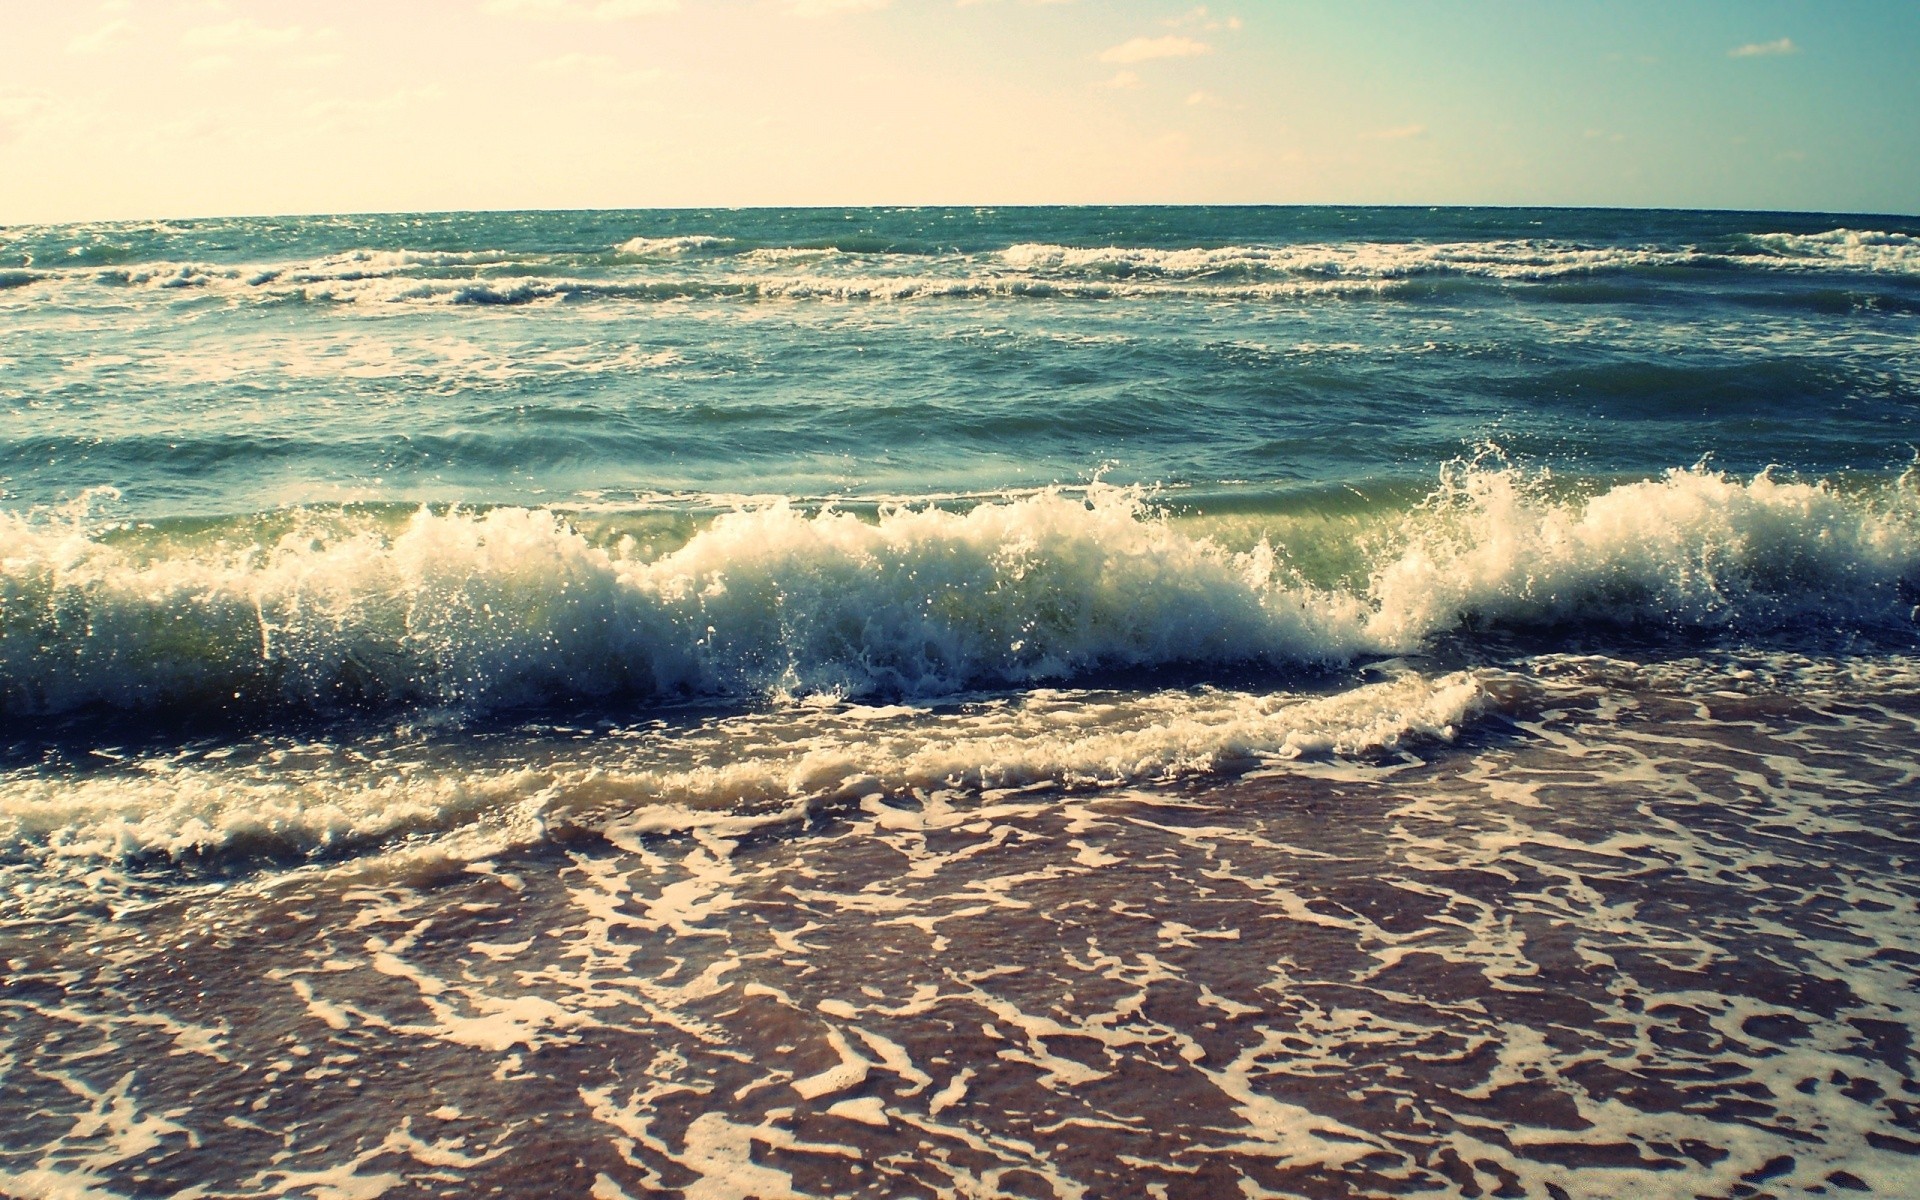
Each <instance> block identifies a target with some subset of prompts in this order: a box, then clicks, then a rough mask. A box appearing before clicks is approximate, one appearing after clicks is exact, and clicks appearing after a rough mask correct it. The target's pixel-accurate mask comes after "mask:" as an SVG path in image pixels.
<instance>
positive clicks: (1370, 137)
mask: <svg viewBox="0 0 1920 1200" xmlns="http://www.w3.org/2000/svg"><path fill="white" fill-rule="evenodd" d="M1360 136H1361V137H1362V138H1364V139H1366V140H1367V141H1369V142H1403V141H1406V140H1407V139H1408V138H1417V137H1425V136H1427V127H1426V126H1425V125H1396V126H1394V127H1393V128H1392V129H1375V130H1371V131H1369V132H1367V133H1363V134H1361V135H1360Z"/></svg>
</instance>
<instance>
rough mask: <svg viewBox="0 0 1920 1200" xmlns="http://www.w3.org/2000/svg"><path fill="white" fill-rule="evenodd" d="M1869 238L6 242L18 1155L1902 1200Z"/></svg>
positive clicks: (1907, 844) (1911, 809)
mask: <svg viewBox="0 0 1920 1200" xmlns="http://www.w3.org/2000/svg"><path fill="white" fill-rule="evenodd" d="M1916 402H1920V218H1915V217H1896V216H1860V215H1850V216H1822V215H1809V214H1778V213H1694V212H1635V211H1603V210H1593V211H1573V210H1524V209H1498V210H1479V209H1476V210H1462V209H1290V208H1273V209H1263V208H1230V209H1167V208H1149V209H1127V208H1110V209H1090V208H1077V209H1001V210H988V209H904V210H896V209H884V210H882V209H862V210H848V211H841V210H767V211H731V210H726V211H723V210H715V211H676V212H592V213H505V214H453V215H424V216H343V217H306V218H274V219H234V220H214V221H183V222H151V223H124V224H106V225H85V226H53V227H35V228H8V229H0V969H3V970H4V973H0V1096H4V1097H5V1098H6V1100H5V1102H4V1103H0V1193H4V1194H6V1195H21V1196H29V1197H41V1196H61V1197H65V1196H86V1197H119V1196H129V1197H130V1196H147V1195H178V1196H183V1197H191V1196H246V1197H309V1198H312V1200H322V1198H326V1197H349V1196H351V1197H366V1198H368V1200H371V1198H373V1197H379V1196H393V1197H400V1196H422V1197H424V1196H430V1195H450V1194H504V1195H527V1196H533V1195H575V1196H587V1195H591V1196H593V1197H595V1198H596V1200H618V1198H619V1197H622V1196H633V1197H638V1196H643V1195H663V1194H664V1195H684V1196H687V1197H698V1198H702V1200H721V1198H725V1200H745V1198H746V1197H749V1196H760V1197H774V1196H781V1197H801V1196H807V1197H813V1196H818V1197H829V1196H833V1197H839V1196H850V1195H879V1196H916V1197H918V1196H925V1197H955V1198H958V1197H984V1196H995V1197H998V1196H1023V1197H1026V1196H1031V1197H1059V1198H1071V1197H1081V1196H1098V1197H1107V1196H1114V1197H1121V1196H1125V1197H1132V1196H1143V1197H1213V1196H1222V1195H1245V1196H1286V1197H1296V1196H1303V1197H1315V1198H1318V1197H1323V1196H1324V1197H1337V1196H1353V1195H1447V1194H1461V1195H1489V1194H1491V1195H1500V1196H1539V1197H1562V1198H1564V1197H1567V1196H1581V1197H1593V1198H1596V1200H1598V1198H1602V1197H1614V1196H1619V1195H1626V1194H1636V1195H1637V1194H1647V1195H1673V1196H1743V1197H1744V1196H1759V1195H1819V1194H1835V1193H1836V1192H1837V1191H1867V1192H1871V1193H1875V1194H1881V1195H1887V1196H1904V1195H1914V1194H1917V1193H1920V1169H1916V1167H1915V1166H1914V1164H1915V1163H1916V1162H1920V1125H1916V1118H1915V1109H1914V1105H1913V1103H1912V1102H1911V1098H1912V1097H1913V1096H1914V1095H1916V1094H1920V1072H1917V1071H1916V1069H1915V1064H1916V1059H1915V1057H1914V1054H1913V1046H1914V1045H1915V1042H1916V1039H1920V1003H1916V1001H1915V999H1914V997H1915V995H1916V993H1917V992H1920V976H1917V975H1916V971H1915V964H1917V963H1920V939H1917V938H1916V934H1915V931H1916V930H1920V921H1917V920H1916V917H1920V886H1916V884H1915V876H1914V872H1913V869H1912V867H1913V861H1914V847H1915V844H1916V843H1915V831H1916V829H1920V823H1917V822H1920V773H1917V772H1916V770H1915V768H1914V763H1915V762H1916V761H1920V732H1917V731H1920V644H1916V624H1915V615H1916V613H1920V607H1917V605H1920V470H1916V469H1915V464H1916V457H1917V456H1920V451H1916V443H1920V431H1917V430H1916V428H1915V418H1916Z"/></svg>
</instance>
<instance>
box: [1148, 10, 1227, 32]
mask: <svg viewBox="0 0 1920 1200" xmlns="http://www.w3.org/2000/svg"><path fill="white" fill-rule="evenodd" d="M1160 23H1161V24H1162V25H1165V26H1166V27H1167V28H1169V29H1198V30H1201V31H1203V32H1205V33H1218V32H1219V31H1220V30H1222V29H1238V28H1240V18H1239V17H1216V16H1214V15H1213V14H1212V13H1211V12H1209V11H1208V10H1207V6H1206V5H1204V4H1202V5H1199V6H1198V7H1195V8H1190V9H1188V10H1187V11H1186V12H1183V13H1181V14H1180V15H1179V16H1177V17H1168V18H1167V19H1166V20H1164V21H1162V22H1160Z"/></svg>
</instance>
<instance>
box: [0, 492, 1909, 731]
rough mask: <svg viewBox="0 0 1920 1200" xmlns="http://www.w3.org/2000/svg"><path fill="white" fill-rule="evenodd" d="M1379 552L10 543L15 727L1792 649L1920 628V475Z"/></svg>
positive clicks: (1510, 512)
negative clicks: (1599, 639) (1628, 638)
mask: <svg viewBox="0 0 1920 1200" xmlns="http://www.w3.org/2000/svg"><path fill="white" fill-rule="evenodd" d="M1388 525H1389V527H1390V528H1391V534H1390V535H1389V536H1383V538H1382V539H1381V541H1380V544H1379V545H1377V546H1375V547H1373V548H1371V549H1370V550H1368V551H1365V552H1364V554H1363V559H1364V562H1365V571H1364V575H1365V581H1364V583H1359V584H1356V585H1354V586H1348V587H1335V586H1320V585H1315V584H1313V583H1310V582H1307V581H1306V580H1305V579H1304V578H1303V577H1302V576H1300V575H1299V574H1298V573H1297V572H1295V571H1294V570H1293V569H1292V568H1291V567H1290V566H1289V563H1290V562H1292V561H1294V560H1295V559H1296V558H1297V557H1299V556H1301V555H1303V554H1306V553H1307V552H1309V551H1311V550H1313V549H1314V548H1313V547H1307V546H1288V545H1286V544H1284V543H1283V544H1271V543H1269V542H1266V541H1260V542H1256V543H1255V544H1252V545H1251V546H1249V547H1247V548H1245V549H1239V550H1235V549H1231V548H1228V547H1226V546H1223V545H1222V544H1220V543H1219V542H1217V541H1215V540H1213V539H1212V538H1209V537H1206V536H1198V535H1197V534H1195V533H1194V532H1191V531H1190V527H1189V526H1188V525H1186V524H1183V523H1182V522H1181V521H1178V520H1173V519H1169V518H1167V517H1165V516H1163V515H1158V514H1156V513H1155V512H1154V511H1153V510H1152V509H1151V507H1150V506H1149V504H1148V502H1147V498H1146V497H1144V496H1143V495H1142V494H1141V493H1139V492H1137V491H1131V490H1125V489H1118V488H1108V487H1096V488H1094V489H1092V490H1091V491H1090V492H1089V493H1088V494H1087V495H1086V496H1084V497H1078V496H1069V495H1066V494H1064V493H1061V492H1057V491H1053V492H1045V493H1041V494H1037V495H1029V496H1025V497H1020V498H1015V499H1010V500H1007V501H1005V502H1001V503H982V504H978V505H976V506H974V507H972V508H970V509H968V510H967V511H964V512H953V511H946V510H942V509H938V508H932V507H925V508H912V507H900V508H892V509H885V510H882V511H881V512H880V514H879V515H878V517H877V519H862V518H860V517H858V516H855V515H853V514H851V513H846V512H836V511H831V510H829V511H825V512H819V513H808V512H804V511H802V510H800V509H798V508H795V507H793V506H791V505H789V504H786V503H773V504H769V505H766V506H763V507H757V508H751V509H746V510H741V511H735V512H729V513H725V514H723V515H721V516H720V517H718V518H717V519H715V520H713V521H712V523H711V524H709V525H707V526H706V527H705V528H703V529H701V530H699V531H698V532H697V533H695V534H694V536H693V537H692V538H691V539H690V540H689V541H687V542H686V543H685V544H684V545H683V546H681V547H680V548H679V549H676V550H673V551H672V552H671V553H666V554H659V555H650V554H649V553H648V552H647V551H646V550H645V549H644V548H643V547H641V546H638V545H636V544H635V543H633V542H632V541H630V540H621V541H616V542H613V543H612V544H604V543H602V542H596V541H594V540H592V539H590V538H589V537H588V536H587V535H586V534H584V533H583V532H581V531H580V530H579V529H578V528H576V527H575V526H574V525H573V524H571V523H570V522H569V520H568V519H567V518H566V517H565V516H563V515H561V514H558V513H555V512H551V511H547V510H542V509H520V508H499V509H493V510H491V511H486V512H467V511H458V510H456V511H452V512H442V513H434V512H429V511H425V510H422V511H420V512H418V513H417V514H415V515H414V516H413V517H412V518H411V520H409V521H407V522H405V524H404V526H403V527H401V528H399V529H397V530H392V529H387V528H382V527H380V526H378V525H375V524H369V523H366V522H360V523H357V524H356V523H355V522H354V521H352V520H349V519H347V517H346V516H345V515H344V514H337V513H336V514H300V513H295V514H288V515H286V516H285V517H284V518H283V520H282V522H281V526H280V527H281V528H289V527H290V528H291V532H285V533H282V534H280V535H278V536H275V537H271V538H268V537H259V536H247V537H241V536H235V537H229V538H227V539H224V540H217V541H213V542H204V541H203V542H201V543H189V542H182V541H163V542H158V543H144V542H141V541H139V540H138V539H130V538H128V537H125V536H117V535H108V534H104V533H102V532H100V531H97V530H94V529H93V528H92V527H91V524H90V523H89V522H88V521H87V520H86V519H85V518H84V517H82V516H79V515H76V514H74V513H67V514H65V515H59V514H49V513H38V514H33V515H29V516H19V515H11V514H9V515H4V516H0V710H3V711H6V712H9V713H15V714H30V713H59V712H66V711H71V710H74V709H79V708H83V707H88V706H107V707H111V708H119V709H143V708H152V707H157V706H162V705H166V706H173V707H178V706H180V705H189V706H193V705H204V706H211V707H217V708H229V709H232V708H240V707H244V708H247V709H254V708H258V707H260V706H265V707H267V708H282V709H285V708H292V709H298V710H305V711H322V712H324V711H330V710H332V709H335V708H338V707H341V706H347V707H362V706H368V705H372V706H376V707H381V706H391V705H396V704H399V705H422V704H423V705H429V706H447V705H451V706H458V707H462V708H465V709H469V710H484V709H488V708H497V707H503V706H525V705H538V704H545V703H550V702H563V703H572V702H578V701H581V700H586V699H592V698H602V697H613V696H627V697H640V698H648V697H653V698H663V699H664V698H676V697H687V696H705V697H732V698H753V697H766V696H778V695H808V694H831V695H838V696H849V697H888V696H898V697H929V696H940V695H948V694H952V693H954V692H957V691H961V690H964V689H968V688H979V687H994V686H1013V685H1031V684H1037V683H1044V682H1049V681H1054V682H1057V681H1068V680H1073V679H1075V678H1079V677H1084V676H1086V675H1088V674H1089V673H1091V672H1098V671H1111V670H1116V669H1137V668H1158V667H1170V666H1179V665H1186V666H1191V667H1195V668H1201V669H1207V668H1218V667H1235V666H1253V665H1268V666H1285V665H1295V666H1303V665H1304V666H1332V665H1339V664H1343V663H1348V662H1351V661H1353V660H1355V659H1357V658H1361V657H1365V656H1373V655H1395V654H1403V653H1406V652H1409V651H1413V650H1417V649H1419V648H1420V647H1421V646H1422V644H1423V643H1424V642H1425V641H1426V640H1427V639H1429V638H1432V637H1435V636H1438V635H1444V634H1449V633H1452V632H1455V631H1458V630H1463V629H1467V630H1470V629H1471V628H1473V627H1475V626H1476V625H1480V624H1486V623H1494V624H1500V625H1505V626H1515V627H1541V628H1546V627H1555V626H1563V625H1567V624H1589V625H1590V624H1595V623H1597V624H1602V625H1619V624H1652V625H1657V626H1661V627H1665V628H1679V629H1685V628H1707V629H1712V628H1733V629H1737V630H1741V631H1743V632H1749V633H1758V632H1764V631H1766V630H1770V629H1786V630H1790V629H1791V627H1792V626H1793V625H1794V624H1795V623H1796V622H1801V621H1803V619H1804V618H1805V617H1806V616H1808V615H1811V614H1818V615H1820V616H1821V617H1822V619H1823V621H1825V622H1826V623H1829V624H1840V625H1851V626H1860V625H1881V624H1884V623H1887V622H1890V621H1892V622H1905V621H1906V612H1907V609H1906V605H1907V604H1908V603H1910V602H1909V601H1907V600H1904V599H1903V594H1902V587H1903V585H1904V584H1905V583H1906V582H1907V581H1909V580H1911V579H1913V578H1915V577H1916V574H1920V494H1917V493H1916V487H1915V485H1914V483H1913V481H1912V480H1911V479H1910V478H1903V479H1902V480H1900V481H1898V482H1893V483H1888V484H1886V485H1884V486H1881V487H1879V488H1877V489H1869V490H1864V491H1859V492H1857V493H1850V492H1847V491H1843V490H1841V489H1839V488H1837V487H1834V486H1832V485H1829V484H1826V483H1806V482H1796V481H1786V480H1780V479H1776V478H1774V477H1773V476H1771V475H1768V474H1761V475H1759V476H1756V477H1754V478H1751V479H1739V478H1734V477H1731V476H1728V475H1724V474H1720V473H1717V472H1714V471H1711V470H1707V469H1704V468H1696V469H1693V470H1686V471H1674V472H1671V473H1669V474H1667V475H1666V476H1664V477H1662V478H1659V479H1654V480H1646V481H1642V482H1637V483H1629V484H1622V485H1619V486H1616V487H1613V488H1611V489H1608V490H1604V491H1601V492H1600V493H1598V494H1596V495H1592V496H1588V497H1580V496H1572V497H1569V496H1566V495H1564V494H1556V493H1555V492H1554V491H1553V490H1552V489H1551V488H1548V487H1546V486H1544V485H1543V483H1542V481H1540V480H1539V479H1536V478H1532V477H1529V476H1526V475H1524V474H1522V473H1520V472H1518V471H1515V470H1511V469H1505V468H1477V467H1472V466H1460V467H1457V468H1454V469H1450V470H1449V472H1448V473H1447V477H1446V479H1445V481H1444V483H1443V485H1442V486H1441V487H1440V488H1439V489H1438V490H1437V491H1436V492H1435V493H1434V494H1433V495H1432V496H1430V497H1429V498H1428V499H1427V500H1426V501H1425V502H1423V503H1422V504H1420V505H1418V506H1417V507H1415V508H1413V509H1412V510H1411V511H1408V512H1406V513H1404V514H1402V515H1401V516H1400V517H1398V518H1396V519H1395V520H1393V521H1391V522H1389V523H1388Z"/></svg>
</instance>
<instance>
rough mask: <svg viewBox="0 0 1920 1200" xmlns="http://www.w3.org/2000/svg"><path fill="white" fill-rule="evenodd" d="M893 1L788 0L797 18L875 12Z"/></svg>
mask: <svg viewBox="0 0 1920 1200" xmlns="http://www.w3.org/2000/svg"><path fill="white" fill-rule="evenodd" d="M892 3H893V0H787V11H788V12H790V13H792V14H793V15H794V16H796V17H838V16H842V15H844V14H846V13H862V12H875V11H877V10H879V9H882V8H885V7H887V6H888V5H890V4H892Z"/></svg>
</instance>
